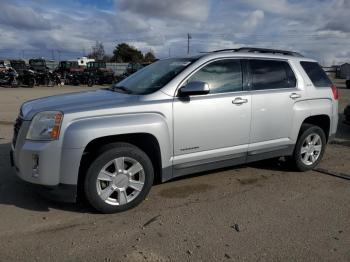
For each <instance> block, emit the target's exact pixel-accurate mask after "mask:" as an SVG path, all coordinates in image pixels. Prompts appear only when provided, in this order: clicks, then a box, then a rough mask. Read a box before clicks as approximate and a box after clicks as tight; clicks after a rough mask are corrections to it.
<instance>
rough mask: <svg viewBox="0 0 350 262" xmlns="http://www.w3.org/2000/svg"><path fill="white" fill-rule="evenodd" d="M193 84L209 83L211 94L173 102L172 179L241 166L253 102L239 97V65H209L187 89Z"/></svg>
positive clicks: (228, 62)
mask: <svg viewBox="0 0 350 262" xmlns="http://www.w3.org/2000/svg"><path fill="white" fill-rule="evenodd" d="M191 81H202V82H206V83H208V84H209V88H210V92H209V94H206V95H190V96H189V97H186V98H182V97H175V98H174V104H173V117H174V158H173V165H174V176H178V175H184V174H187V173H192V172H195V171H201V170H208V169H211V168H219V167H223V166H228V165H233V164H238V163H243V162H244V161H245V159H246V154H247V149H248V143H249V133H250V120H251V96H250V94H249V92H246V91H243V74H242V66H241V61H240V60H239V59H222V60H216V61H214V62H209V63H207V64H206V65H204V66H202V67H201V68H200V69H199V70H197V71H196V72H194V73H193V74H192V75H190V76H189V78H188V79H187V80H186V82H185V83H189V82H191Z"/></svg>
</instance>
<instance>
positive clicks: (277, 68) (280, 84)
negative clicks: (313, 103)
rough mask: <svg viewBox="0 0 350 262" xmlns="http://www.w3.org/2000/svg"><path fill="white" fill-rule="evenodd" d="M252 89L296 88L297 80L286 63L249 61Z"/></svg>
mask: <svg viewBox="0 0 350 262" xmlns="http://www.w3.org/2000/svg"><path fill="white" fill-rule="evenodd" d="M249 64H250V70H251V78H252V89H253V90H263V89H278V88H290V87H295V86H296V79H295V76H294V73H293V71H292V69H291V68H290V66H289V64H288V63H287V62H284V61H272V60H249Z"/></svg>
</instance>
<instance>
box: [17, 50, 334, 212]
mask: <svg viewBox="0 0 350 262" xmlns="http://www.w3.org/2000/svg"><path fill="white" fill-rule="evenodd" d="M337 122H338V92H337V88H336V87H335V86H334V85H333V84H332V82H331V81H330V80H329V78H328V77H327V75H326V74H325V72H324V71H323V70H322V68H321V67H320V66H319V64H318V63H317V62H316V61H314V60H312V59H309V58H306V57H303V56H301V55H300V54H297V53H294V52H289V51H283V50H270V49H258V48H240V49H228V50H218V51H215V52H212V53H208V54H202V55H199V56H194V57H185V58H169V59H165V60H160V61H157V62H155V63H154V64H152V65H149V66H147V67H145V68H144V69H142V70H140V71H138V72H136V73H134V74H133V75H131V76H130V77H128V78H126V79H124V80H123V81H121V82H119V83H118V84H115V85H113V86H112V87H110V88H105V89H100V90H97V91H90V92H83V93H77V94H67V95H59V96H51V97H48V98H40V99H36V100H32V101H28V102H26V103H24V104H23V105H22V107H21V109H20V113H19V116H18V118H17V121H16V124H15V127H14V136H13V141H12V150H13V151H12V153H11V154H12V159H13V163H12V164H13V165H14V166H15V170H16V172H17V175H18V176H19V177H20V178H21V179H23V180H25V181H27V182H29V183H32V184H37V185H41V187H40V188H46V189H47V191H49V192H48V193H49V194H51V196H54V197H56V198H59V197H61V199H62V200H64V201H76V199H77V196H78V195H79V194H78V192H82V193H83V194H85V196H86V198H87V200H88V201H89V203H90V204H91V205H92V206H93V207H94V208H96V209H97V210H99V211H100V212H103V213H113V212H119V211H124V210H127V209H130V208H132V207H135V206H137V205H138V204H139V203H140V202H141V201H142V200H144V199H145V197H146V196H147V194H148V192H149V190H150V188H151V186H152V185H153V182H154V181H155V180H160V181H163V182H164V181H168V180H170V179H173V178H176V177H179V176H183V175H187V174H192V173H196V172H201V171H205V170H212V169H216V168H222V167H228V166H233V165H237V164H244V163H248V162H253V161H257V160H262V159H268V158H275V157H280V156H284V157H285V158H286V159H287V161H289V162H290V163H291V164H293V165H294V167H295V169H297V170H299V171H306V170H311V169H313V168H314V167H315V166H317V165H318V163H319V162H320V161H321V159H322V156H323V153H324V151H325V147H326V144H327V142H328V141H330V140H331V139H332V138H333V137H334V135H335V133H336V129H337ZM218 179H219V177H218Z"/></svg>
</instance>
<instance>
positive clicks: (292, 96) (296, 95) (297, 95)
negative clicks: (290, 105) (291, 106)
mask: <svg viewBox="0 0 350 262" xmlns="http://www.w3.org/2000/svg"><path fill="white" fill-rule="evenodd" d="M289 97H290V98H291V99H297V98H300V97H301V95H300V94H297V93H291V94H290V96H289Z"/></svg>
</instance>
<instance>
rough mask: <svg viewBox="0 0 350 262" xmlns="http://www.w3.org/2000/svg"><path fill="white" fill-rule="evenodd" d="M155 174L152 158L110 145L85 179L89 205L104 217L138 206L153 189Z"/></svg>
mask: <svg viewBox="0 0 350 262" xmlns="http://www.w3.org/2000/svg"><path fill="white" fill-rule="evenodd" d="M153 179H154V172H153V166H152V162H151V160H150V159H149V157H148V156H147V155H146V154H145V153H144V152H143V151H142V150H141V149H139V148H138V147H136V146H134V145H131V144H128V143H115V144H111V145H108V146H107V147H106V148H105V149H103V150H102V152H101V154H100V155H99V156H98V157H97V158H96V159H95V160H94V161H93V162H92V164H91V165H90V167H89V169H88V171H87V174H86V178H85V184H84V189H85V194H86V197H87V200H88V201H89V203H90V204H91V205H92V206H93V207H94V208H95V209H97V210H98V211H100V212H102V213H115V212H121V211H125V210H128V209H130V208H133V207H135V206H137V205H138V204H139V203H141V202H142V201H143V200H144V199H145V198H146V196H147V194H148V192H149V190H150V189H151V187H152V184H153Z"/></svg>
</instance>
